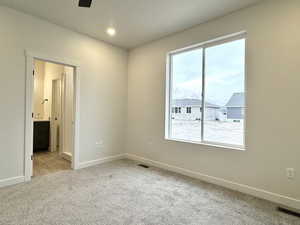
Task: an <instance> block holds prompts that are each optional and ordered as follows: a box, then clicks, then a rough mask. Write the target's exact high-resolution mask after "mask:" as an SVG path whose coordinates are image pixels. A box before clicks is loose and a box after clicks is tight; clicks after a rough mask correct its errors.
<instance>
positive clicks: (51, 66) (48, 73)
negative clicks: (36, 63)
mask: <svg viewBox="0 0 300 225" xmlns="http://www.w3.org/2000/svg"><path fill="white" fill-rule="evenodd" d="M63 73H64V66H63V65H60V64H55V63H50V62H46V63H45V79H44V98H45V99H48V102H45V104H44V119H45V120H49V118H50V117H51V112H52V81H53V80H61V78H62V74H63Z"/></svg>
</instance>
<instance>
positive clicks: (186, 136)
mask: <svg viewBox="0 0 300 225" xmlns="http://www.w3.org/2000/svg"><path fill="white" fill-rule="evenodd" d="M171 75H172V84H171V86H172V89H171V107H175V113H172V114H171V118H170V123H171V124H170V125H171V126H170V129H171V130H170V137H171V138H175V139H180V140H187V141H201V121H200V120H201V111H200V108H201V104H202V103H201V92H202V49H196V50H191V51H188V52H183V53H179V54H176V55H173V56H172V74H171ZM176 108H178V111H177V113H176ZM189 108H190V109H189Z"/></svg>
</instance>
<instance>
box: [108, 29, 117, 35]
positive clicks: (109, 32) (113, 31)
mask: <svg viewBox="0 0 300 225" xmlns="http://www.w3.org/2000/svg"><path fill="white" fill-rule="evenodd" d="M106 33H107V34H108V35H109V36H115V35H116V30H115V28H112V27H109V28H107V30H106Z"/></svg>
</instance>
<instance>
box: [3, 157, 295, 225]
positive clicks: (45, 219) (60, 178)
mask: <svg viewBox="0 0 300 225" xmlns="http://www.w3.org/2000/svg"><path fill="white" fill-rule="evenodd" d="M136 164H137V163H136V162H133V161H129V160H120V161H115V162H111V163H107V164H103V165H100V166H95V167H90V168H87V169H82V170H78V171H71V170H70V171H62V172H58V173H55V174H49V175H46V176H41V177H36V178H34V179H33V180H32V182H30V183H26V184H19V185H15V186H11V187H6V188H3V189H0V224H1V225H12V224H13V225H43V224H49V225H95V224H99V225H100V224H101V225H114V224H116V225H130V224H133V225H160V224H165V225H177V224H178V225H179V224H180V225H181V224H193V225H300V219H299V218H297V217H293V216H289V215H285V214H283V213H280V212H277V211H276V205H274V204H272V203H270V202H267V201H264V200H260V199H256V198H254V197H251V196H248V195H244V194H241V193H237V192H234V191H230V190H227V189H224V188H221V187H218V186H215V185H211V184H207V183H204V182H201V181H199V180H195V179H192V178H188V177H185V176H181V175H177V174H174V173H171V172H167V171H163V170H160V169H156V168H149V169H145V168H141V167H138V166H137V165H136Z"/></svg>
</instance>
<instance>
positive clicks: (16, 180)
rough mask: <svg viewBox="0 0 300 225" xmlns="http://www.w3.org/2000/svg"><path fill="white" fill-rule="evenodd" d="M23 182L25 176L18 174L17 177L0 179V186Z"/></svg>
mask: <svg viewBox="0 0 300 225" xmlns="http://www.w3.org/2000/svg"><path fill="white" fill-rule="evenodd" d="M22 182H25V177H24V176H19V177H11V178H7V179H3V180H0V188H2V187H6V186H10V185H14V184H18V183H22Z"/></svg>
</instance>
